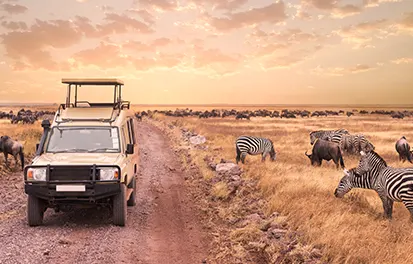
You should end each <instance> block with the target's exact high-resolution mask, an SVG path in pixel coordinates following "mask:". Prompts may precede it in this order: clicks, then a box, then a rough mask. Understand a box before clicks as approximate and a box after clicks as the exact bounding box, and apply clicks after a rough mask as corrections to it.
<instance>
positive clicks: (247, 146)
mask: <svg viewBox="0 0 413 264" xmlns="http://www.w3.org/2000/svg"><path fill="white" fill-rule="evenodd" d="M235 147H236V149H237V157H236V161H237V164H238V162H239V161H240V160H241V161H242V163H243V164H245V157H246V156H247V154H250V155H258V154H262V159H261V161H263V162H264V161H265V158H266V157H267V155H268V154H269V155H270V158H271V161H275V156H276V153H275V150H274V144H273V142H272V141H271V140H270V139H267V138H259V137H252V136H240V137H239V138H237V140H236V142H235Z"/></svg>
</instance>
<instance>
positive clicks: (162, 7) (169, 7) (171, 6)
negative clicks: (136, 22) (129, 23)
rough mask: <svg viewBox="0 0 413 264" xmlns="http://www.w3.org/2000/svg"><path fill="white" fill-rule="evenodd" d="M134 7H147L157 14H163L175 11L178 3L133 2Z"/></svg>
mask: <svg viewBox="0 0 413 264" xmlns="http://www.w3.org/2000/svg"><path fill="white" fill-rule="evenodd" d="M134 6H139V7H149V8H152V9H154V10H156V11H158V12H165V11H174V10H177V9H178V2H176V1H170V0H135V1H134Z"/></svg>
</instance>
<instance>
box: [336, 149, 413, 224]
mask: <svg viewBox="0 0 413 264" xmlns="http://www.w3.org/2000/svg"><path fill="white" fill-rule="evenodd" d="M360 154H361V159H360V162H359V164H358V166H357V167H356V168H353V169H351V170H350V171H347V170H344V173H345V176H344V177H343V178H342V179H341V180H340V183H339V184H338V187H337V189H336V190H335V192H334V195H335V196H336V197H338V198H341V197H343V196H344V195H345V194H346V193H348V192H349V191H350V190H351V189H352V188H364V189H373V190H375V191H376V192H377V194H378V195H379V197H380V199H381V201H382V203H383V209H384V216H385V217H386V218H388V219H391V218H392V212H393V202H395V201H396V202H402V203H403V204H404V205H405V206H406V208H407V209H408V210H409V212H410V220H411V221H412V222H413V168H392V167H389V166H387V163H386V161H385V160H384V159H383V158H382V157H380V155H379V154H377V153H376V152H374V151H370V152H369V153H367V154H366V153H365V152H363V151H361V152H360Z"/></svg>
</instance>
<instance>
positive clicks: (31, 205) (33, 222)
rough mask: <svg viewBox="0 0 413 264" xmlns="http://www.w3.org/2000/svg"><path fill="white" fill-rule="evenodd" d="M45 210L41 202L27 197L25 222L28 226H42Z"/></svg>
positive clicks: (31, 196) (33, 197)
mask: <svg viewBox="0 0 413 264" xmlns="http://www.w3.org/2000/svg"><path fill="white" fill-rule="evenodd" d="M45 209H46V208H45V204H44V201H43V200H41V199H39V198H37V197H35V196H33V195H29V197H28V199H27V222H28V224H29V226H39V225H42V224H43V215H44V211H45Z"/></svg>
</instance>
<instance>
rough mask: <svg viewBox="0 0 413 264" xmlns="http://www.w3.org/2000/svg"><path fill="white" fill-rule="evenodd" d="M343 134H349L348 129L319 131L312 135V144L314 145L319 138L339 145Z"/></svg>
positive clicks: (313, 132)
mask: <svg viewBox="0 0 413 264" xmlns="http://www.w3.org/2000/svg"><path fill="white" fill-rule="evenodd" d="M343 134H349V132H348V130H347V129H344V128H341V129H337V130H317V131H312V132H311V133H310V144H311V145H314V142H315V140H316V139H317V138H319V139H324V140H328V141H332V142H334V143H337V144H339V143H340V141H341V137H342V135H343Z"/></svg>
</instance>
